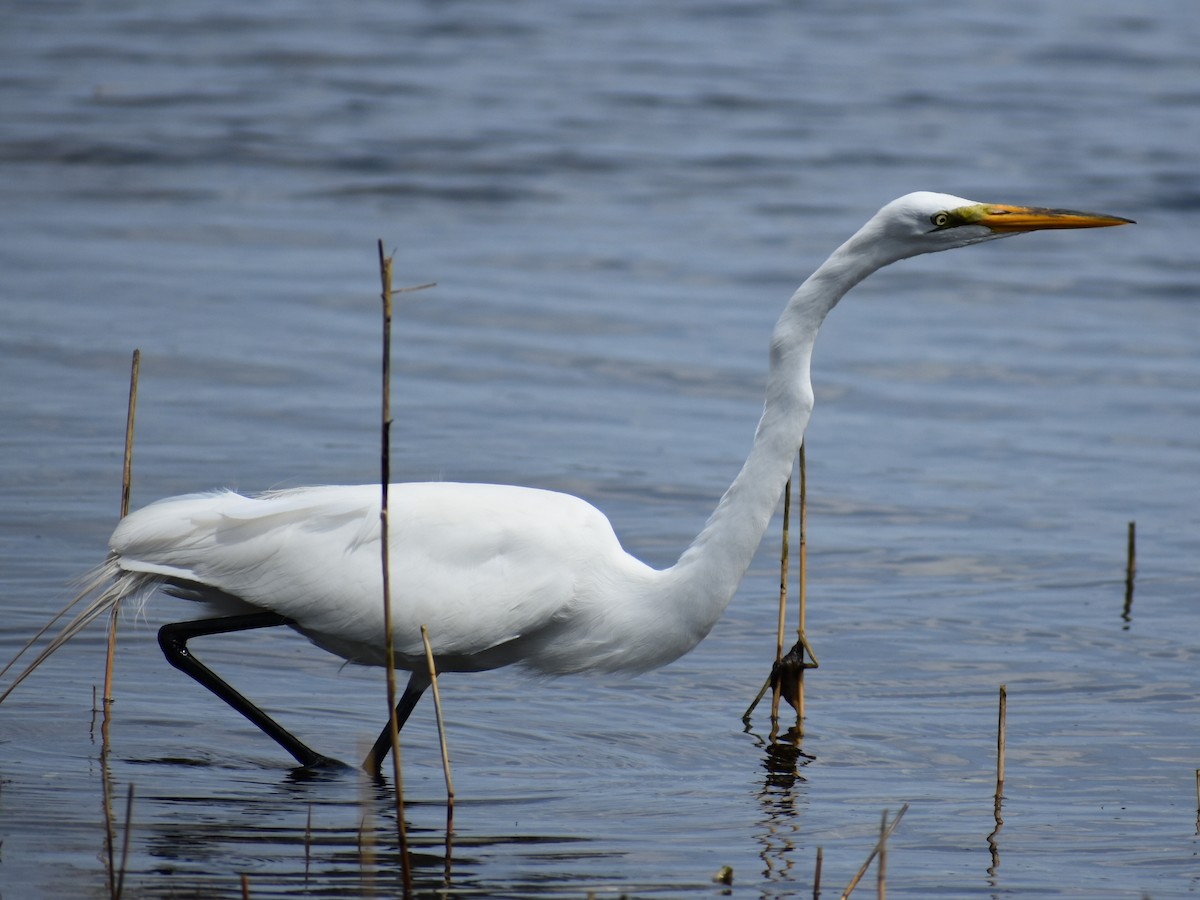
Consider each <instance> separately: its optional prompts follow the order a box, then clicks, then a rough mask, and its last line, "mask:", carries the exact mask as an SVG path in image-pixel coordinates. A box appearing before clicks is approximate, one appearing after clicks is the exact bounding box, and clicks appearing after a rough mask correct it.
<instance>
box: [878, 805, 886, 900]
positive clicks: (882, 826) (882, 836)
mask: <svg viewBox="0 0 1200 900" xmlns="http://www.w3.org/2000/svg"><path fill="white" fill-rule="evenodd" d="M887 821H888V814H887V810H886V809H885V810H884V811H883V816H882V817H881V818H880V820H879V865H878V866H876V867H875V872H876V874H877V876H878V881H877V882H876V885H877V887H876V890H875V893H876V896H877V897H878V898H879V900H885V898H886V897H887V887H886V886H885V882H886V881H887Z"/></svg>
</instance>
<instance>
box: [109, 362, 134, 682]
mask: <svg viewBox="0 0 1200 900" xmlns="http://www.w3.org/2000/svg"><path fill="white" fill-rule="evenodd" d="M141 360H142V352H141V350H136V349H135V350H134V351H133V361H132V363H131V364H130V368H129V403H128V404H127V406H126V409H125V459H124V464H123V465H122V466H121V518H122V519H123V518H125V517H126V516H127V515H129V492H130V485H131V483H132V474H133V420H134V416H135V414H136V413H137V389H138V372H139V370H140V369H141ZM120 605H121V604H120V602H117V603H114V604H113V608H112V613H111V615H110V616H109V619H108V655H107V656H106V657H105V660H104V703H105V704H106V705H107V704H109V703H112V673H113V654H114V652H115V650H116V646H117V613H118V611H119V608H120Z"/></svg>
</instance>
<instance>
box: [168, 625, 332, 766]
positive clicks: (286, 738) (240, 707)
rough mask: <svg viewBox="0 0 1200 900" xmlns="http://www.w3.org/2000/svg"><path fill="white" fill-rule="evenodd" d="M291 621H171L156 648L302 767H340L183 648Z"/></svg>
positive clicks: (171, 662) (172, 663)
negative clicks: (207, 637) (202, 639)
mask: <svg viewBox="0 0 1200 900" xmlns="http://www.w3.org/2000/svg"><path fill="white" fill-rule="evenodd" d="M291 624H292V620H291V619H289V618H287V617H285V616H281V615H279V614H278V613H271V612H264V613H250V614H248V615H242V616H224V617H222V618H216V619H199V620H197V621H194V622H175V623H173V624H171V625H164V626H163V627H162V628H161V629H159V632H158V645H159V646H160V647H162V651H163V655H164V656H166V658H167V662H169V663H170V664H171V665H173V666H174V667H175V668H177V669H178V670H179V671H181V672H183V673H185V674H187V675H190V676H191V677H192V678H194V679H195V680H196V681H198V682H199V683H200V684H202V685H204V687H206V688H208V689H209V690H210V691H212V692H213V693H214V694H216V695H217V696H218V697H220V698H221V699H222V700H224V701H225V702H226V703H228V704H229V705H230V706H232V707H233V708H234V709H236V710H237V711H238V712H240V713H241V714H242V715H243V716H245V717H246V718H247V719H249V720H250V721H251V722H253V723H254V724H255V725H257V726H258V727H259V728H261V729H262V731H263V733H264V734H266V735H267V737H269V738H271V739H272V740H274V741H275V742H276V743H277V744H279V746H280V747H282V748H283V749H284V750H286V751H287V752H288V753H290V754H291V755H292V756H293V757H295V759H296V762H298V763H300V765H302V766H305V767H306V768H316V767H323V766H341V765H343V764H342V763H340V762H338V761H337V760H336V759H330V758H329V757H327V756H322V755H321V754H320V753H317V752H316V751H314V750H312V749H311V748H309V747H308V746H307V745H305V744H303V743H301V742H300V741H299V740H298V739H297V738H296V737H295V736H294V735H292V733H291V732H289V731H287V730H286V729H284V728H283V726H281V725H280V724H279V723H278V722H276V721H275V720H274V719H272V718H271V717H270V716H268V715H267V714H266V713H265V712H263V711H262V710H261V709H259V708H258V707H257V706H255V705H254V704H253V703H251V702H250V701H249V700H247V699H246V698H245V697H243V696H242V695H241V694H239V693H238V692H237V691H235V690H234V689H233V688H232V687H230V686H229V685H228V684H226V683H225V682H224V681H222V680H221V679H220V678H219V677H218V676H217V675H216V673H214V672H213V671H212V670H211V669H210V668H208V666H206V665H204V663H202V662H200V660H198V659H196V657H194V656H193V655H192V654H191V652H190V651H189V650H188V648H187V642H188V641H189V640H190V639H191V638H194V637H203V636H205V635H209V634H225V633H227V632H231V631H248V630H250V629H252V628H271V627H273V626H275V625H291Z"/></svg>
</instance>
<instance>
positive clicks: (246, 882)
mask: <svg viewBox="0 0 1200 900" xmlns="http://www.w3.org/2000/svg"><path fill="white" fill-rule="evenodd" d="M242 900H250V876H249V875H247V874H246V873H245V872H243V873H242Z"/></svg>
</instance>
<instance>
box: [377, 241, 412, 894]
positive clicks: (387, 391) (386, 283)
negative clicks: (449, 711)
mask: <svg viewBox="0 0 1200 900" xmlns="http://www.w3.org/2000/svg"><path fill="white" fill-rule="evenodd" d="M379 279H380V282H381V285H382V292H381V294H382V299H383V391H382V408H381V413H380V426H381V427H380V445H381V446H380V454H379V459H380V464H379V468H380V476H379V489H380V498H379V543H380V561H381V565H382V567H383V572H382V575H383V633H384V642H385V657H386V665H385V668H386V671H387V704H388V728H389V729H390V731H391V737H392V780H393V782H394V783H395V785H396V838H397V840H398V842H399V848H400V871H401V874H402V877H403V880H404V892H405V894H406V895H408V894H411V893H412V867H411V865H410V863H409V858H408V834H407V829H406V828H405V823H404V787H403V782H402V781H401V766H400V727H399V725H398V723H397V721H396V663H395V660H394V659H393V657H392V641H393V638H392V596H391V585H390V581H389V578H390V571H389V565H388V556H389V553H388V485H389V483H390V482H391V464H390V459H391V443H390V433H391V426H392V418H391V403H392V397H391V381H392V258H391V257H390V256H387V255H386V254H385V253H384V252H383V241H382V240H381V241H379Z"/></svg>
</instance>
